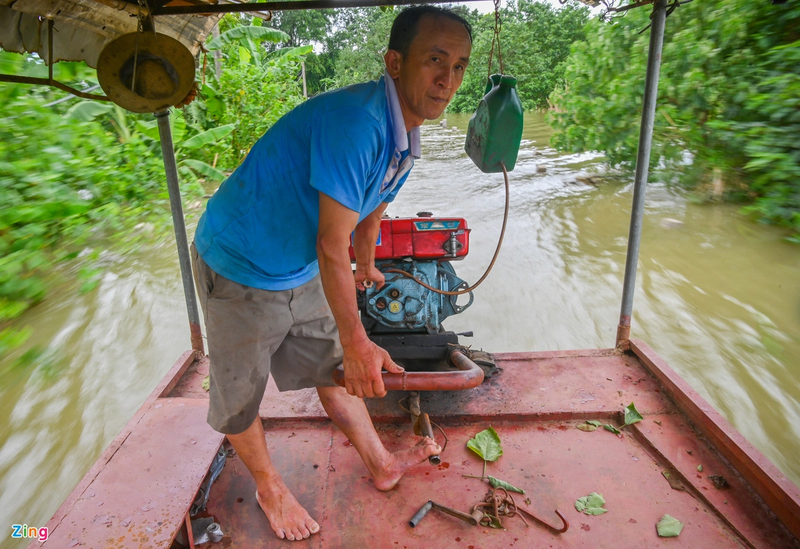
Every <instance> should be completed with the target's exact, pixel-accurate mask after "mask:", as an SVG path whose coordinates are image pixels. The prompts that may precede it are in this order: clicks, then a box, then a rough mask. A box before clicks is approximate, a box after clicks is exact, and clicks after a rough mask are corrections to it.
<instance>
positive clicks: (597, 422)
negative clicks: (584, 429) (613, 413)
mask: <svg viewBox="0 0 800 549" xmlns="http://www.w3.org/2000/svg"><path fill="white" fill-rule="evenodd" d="M586 423H588V424H589V425H594V426H595V427H600V425H601V423H600V422H599V421H597V420H596V419H589V420H587V421H586Z"/></svg>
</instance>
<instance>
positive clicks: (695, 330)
mask: <svg viewBox="0 0 800 549" xmlns="http://www.w3.org/2000/svg"><path fill="white" fill-rule="evenodd" d="M447 118H448V126H449V128H448V129H444V128H442V127H440V126H439V125H437V124H429V125H426V126H425V127H424V128H423V156H424V158H423V160H420V161H419V162H418V163H417V166H416V167H415V169H414V171H413V172H412V175H411V178H410V179H409V181H408V183H407V184H406V188H405V189H404V190H403V191H402V192H401V193H400V195H399V196H398V199H397V201H396V202H395V203H394V204H393V205H392V206H391V207H390V208H389V213H390V214H391V215H414V214H415V213H416V212H418V211H431V212H434V213H435V214H439V215H448V216H462V217H465V218H466V219H467V220H468V222H469V224H470V226H471V228H472V229H473V231H472V234H471V253H470V255H469V256H468V257H467V258H466V259H465V260H464V261H461V262H459V263H457V264H456V265H455V267H456V271H457V273H458V274H459V276H461V277H462V278H464V279H465V280H467V281H468V282H473V281H474V280H476V279H477V278H478V277H479V276H480V275H481V274H482V273H483V270H484V268H485V266H486V265H487V264H488V262H489V259H490V258H491V255H492V253H493V251H494V246H495V244H496V240H497V236H498V234H499V230H500V223H501V221H502V213H503V200H504V197H503V184H502V176H498V175H491V176H487V175H484V174H482V173H480V172H479V171H478V170H477V169H476V168H475V167H474V166H473V165H472V163H471V162H470V160H469V159H468V158H467V157H466V155H465V154H464V152H463V142H464V133H465V129H466V124H467V118H466V117H464V116H453V115H448V117H447ZM453 125H455V126H456V128H457V129H452V126H453ZM549 135H550V130H549V128H548V127H547V126H546V125H545V124H544V121H543V117H542V116H541V115H536V114H529V115H527V117H526V128H525V133H524V142H523V148H522V150H521V152H520V159H519V161H518V163H517V167H516V169H515V170H514V171H513V172H512V174H511V210H510V218H509V223H508V232H507V235H506V240H505V244H504V246H503V250H502V252H501V254H500V258H499V259H498V261H497V264H496V266H495V268H494V271H493V272H492V273H491V275H490V276H489V278H488V279H487V280H486V281H485V282H484V283H483V285H482V286H481V287H480V288H478V289H477V290H476V292H475V303H474V305H473V306H472V307H471V308H470V309H468V310H467V311H465V312H464V313H462V314H461V315H459V316H456V317H453V318H450V319H448V320H447V321H446V322H445V325H446V327H447V328H449V329H453V330H456V331H466V330H471V331H474V333H475V337H474V338H473V340H472V341H471V343H472V344H473V345H474V346H476V347H482V348H484V349H486V350H488V351H495V352H502V351H529V350H565V349H584V348H597V347H611V346H613V344H614V336H615V330H616V325H617V322H618V319H619V305H620V297H621V291H622V277H623V271H624V264H625V249H626V241H627V234H628V223H629V221H628V219H629V215H630V207H631V206H630V205H631V195H632V181H631V178H630V177H605V178H604V179H602V180H601V183H600V184H599V185H592V184H588V183H581V182H576V177H584V176H591V175H596V174H597V173H598V172H600V173H602V166H601V164H600V161H601V157H600V156H599V155H596V154H583V155H563V154H559V153H557V152H556V151H554V150H553V149H551V148H550V147H549V145H548V139H549ZM195 220H196V216H195ZM190 225H193V222H192V220H191V219H190ZM781 237H782V233H781V231H779V230H777V229H775V228H773V227H767V226H761V225H756V224H754V223H752V222H750V221H749V220H747V219H746V218H745V217H743V216H742V215H741V214H740V213H739V212H738V208H737V207H735V206H731V205H708V204H706V205H698V204H696V203H694V202H692V201H691V200H689V198H688V197H687V196H686V194H685V193H683V192H682V191H679V190H676V189H674V188H670V187H668V186H666V185H664V184H661V183H659V182H657V181H656V182H653V183H651V185H650V186H649V188H648V192H647V210H646V214H645V222H644V236H643V241H642V249H641V258H640V263H639V274H638V280H637V287H636V298H635V303H634V315H633V330H632V335H633V337H636V338H640V339H643V340H645V341H646V342H648V344H649V345H650V346H651V347H653V348H654V349H655V350H656V351H657V352H658V353H659V354H660V355H661V356H662V357H663V358H665V359H666V360H667V361H668V362H669V364H670V365H671V366H672V367H673V368H674V369H675V370H676V371H678V373H680V374H681V375H682V376H683V377H684V379H686V380H687V381H688V382H689V383H690V384H691V386H692V387H694V388H695V389H696V390H697V391H699V392H700V393H701V394H702V395H703V396H704V397H705V398H707V399H708V400H709V401H710V402H711V403H712V404H713V405H714V406H715V407H716V408H717V409H718V410H719V411H720V412H721V413H722V414H723V415H724V416H725V417H726V418H728V420H729V421H731V423H733V425H734V426H735V427H736V428H737V429H739V430H740V431H741V432H742V433H743V434H744V435H745V436H746V437H747V439H748V440H750V441H751V442H752V443H753V444H754V445H755V446H756V447H757V448H759V449H760V450H761V451H762V452H763V453H764V454H766V455H767V457H769V458H770V459H771V460H772V461H773V463H775V464H776V465H777V466H778V467H779V468H780V469H781V470H782V471H783V472H784V473H785V474H786V475H787V476H788V477H789V478H790V479H792V480H793V481H794V482H795V483H797V484H800V459H798V457H797V456H800V402H799V401H800V248H798V247H797V246H795V245H791V244H788V243H786V242H784V241H782V239H781ZM105 261H106V262H107V265H108V269H107V271H106V272H105V274H104V275H103V277H102V280H101V282H100V284H99V286H98V287H97V288H96V289H95V290H94V291H92V292H90V293H88V294H78V293H77V292H76V291H71V292H64V293H62V294H61V295H57V296H52V297H51V298H49V299H48V300H47V301H45V302H44V303H42V304H41V305H40V306H38V307H36V308H35V309H34V310H32V311H30V312H29V313H28V314H27V315H26V316H25V317H24V318H23V319H22V322H23V323H24V324H26V325H29V326H31V327H32V328H33V330H34V335H33V337H32V339H31V341H30V343H31V344H36V345H43V346H48V347H49V348H50V349H51V351H52V359H51V360H47V361H44V362H43V363H41V364H39V365H38V366H36V365H35V366H32V367H29V368H25V369H20V370H14V371H8V367H9V363H8V362H6V363H0V372H1V373H2V375H0V425H2V429H0V547H3V548H5V547H21V546H24V543H23V541H24V540H17V541H14V540H11V539H10V531H11V524H14V523H24V524H28V525H29V526H43V525H44V524H45V523H46V521H47V520H48V519H49V518H50V517H51V516H52V514H53V513H54V512H55V510H56V509H57V508H58V506H59V504H60V503H61V501H63V500H64V498H65V497H66V496H67V495H68V494H69V492H70V491H71V490H72V488H73V487H74V486H75V485H76V484H77V483H78V481H79V480H80V479H81V477H82V476H83V475H84V473H85V472H86V471H87V470H88V469H89V467H90V466H91V465H92V463H94V461H95V460H96V459H97V457H98V456H99V455H100V453H101V452H102V451H103V449H104V448H105V447H106V446H107V445H108V443H109V442H110V441H111V440H112V439H113V438H114V437H115V436H116V434H117V433H118V432H119V431H120V429H121V428H122V427H123V426H124V425H125V423H126V422H127V421H128V419H129V418H130V417H131V416H132V415H133V414H134V413H135V412H136V410H137V409H138V407H139V406H140V405H141V404H142V402H143V401H144V399H145V398H146V397H147V395H148V394H149V393H150V392H151V391H152V390H153V388H154V387H155V386H156V384H157V383H158V381H159V380H160V379H161V378H162V377H163V376H164V374H165V373H166V372H167V370H168V369H169V368H170V366H171V365H172V364H173V362H174V361H175V360H176V359H177V357H178V356H179V355H180V354H181V353H182V352H183V351H184V350H186V349H188V348H189V347H190V344H189V330H188V326H187V320H186V313H185V308H184V304H183V293H182V287H181V283H180V278H179V274H178V263H177V257H176V255H175V251H174V241H173V240H172V239H167V241H166V242H165V243H163V244H161V245H158V246H155V247H153V248H150V249H147V250H142V251H140V252H137V253H135V254H129V255H127V256H125V257H122V256H117V255H115V254H114V253H113V252H108V253H106V255H105ZM2 529H6V532H5V533H4V532H2Z"/></svg>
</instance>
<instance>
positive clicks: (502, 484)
mask: <svg viewBox="0 0 800 549" xmlns="http://www.w3.org/2000/svg"><path fill="white" fill-rule="evenodd" d="M488 478H489V484H491V485H492V488H505V489H506V490H508V491H509V492H516V493H518V494H524V493H525V490H523V489H522V488H517V487H516V486H514V485H513V484H509V483H507V482H506V481H504V480H500V479H499V478H494V477H493V476H491V475H489V477H488Z"/></svg>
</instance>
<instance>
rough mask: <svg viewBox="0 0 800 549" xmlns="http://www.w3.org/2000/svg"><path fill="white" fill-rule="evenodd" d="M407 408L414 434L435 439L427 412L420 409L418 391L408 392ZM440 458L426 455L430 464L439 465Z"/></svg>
mask: <svg viewBox="0 0 800 549" xmlns="http://www.w3.org/2000/svg"><path fill="white" fill-rule="evenodd" d="M408 410H409V412H410V413H411V424H412V425H413V426H414V434H416V435H419V436H421V437H428V438H429V439H431V440H436V438H435V437H434V436H433V427H432V426H431V418H430V417H429V416H428V414H426V413H424V412H421V411H420V406H419V392H417V391H411V392H410V393H409V394H408ZM441 462H442V458H441V457H439V455H438V454H437V455H434V456H428V463H430V464H431V465H439V464H440V463H441Z"/></svg>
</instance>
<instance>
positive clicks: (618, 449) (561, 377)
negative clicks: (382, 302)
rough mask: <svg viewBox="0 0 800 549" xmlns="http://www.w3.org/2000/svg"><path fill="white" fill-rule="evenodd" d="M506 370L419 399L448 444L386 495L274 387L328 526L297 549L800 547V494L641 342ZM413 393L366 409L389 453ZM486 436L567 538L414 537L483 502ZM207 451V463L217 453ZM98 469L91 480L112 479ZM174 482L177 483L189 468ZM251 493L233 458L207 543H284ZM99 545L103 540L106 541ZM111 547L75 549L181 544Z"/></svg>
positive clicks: (311, 506)
mask: <svg viewBox="0 0 800 549" xmlns="http://www.w3.org/2000/svg"><path fill="white" fill-rule="evenodd" d="M497 359H498V366H500V367H501V368H502V373H501V374H500V375H498V376H496V377H494V378H492V379H491V380H489V381H487V382H485V383H484V384H483V385H482V386H480V387H478V388H476V389H472V390H469V391H463V392H447V393H445V392H429V393H423V395H422V408H423V411H426V412H428V413H429V414H431V416H432V419H433V420H434V421H436V422H437V423H439V424H440V425H441V426H442V427H443V428H444V429H445V431H446V432H447V435H448V437H449V439H450V440H449V444H448V446H447V449H446V451H445V452H444V453H443V454H442V460H443V462H442V463H441V464H440V465H439V466H431V465H429V464H428V463H427V462H426V463H423V464H420V465H419V466H417V467H416V468H414V469H413V470H412V471H411V472H410V473H408V474H407V475H406V476H405V477H404V478H403V479H402V480H401V481H400V483H399V484H398V486H397V487H396V488H395V489H393V490H391V491H389V492H379V491H378V490H376V489H375V488H374V487H373V486H372V483H371V481H370V479H369V478H368V474H367V471H366V468H365V467H364V465H363V463H362V462H361V460H360V458H359V456H358V454H357V453H356V451H355V449H354V448H353V447H352V446H351V445H350V443H349V442H348V441H347V440H346V438H345V437H344V436H343V435H342V434H341V432H339V431H338V429H337V428H336V427H335V426H333V425H332V424H331V423H330V421H328V420H327V418H326V416H325V413H324V411H323V410H322V407H321V406H320V404H319V402H318V400H317V398H316V396H315V394H314V391H313V390H310V391H300V392H296V393H289V394H279V393H278V392H277V390H276V388H275V386H274V385H273V384H272V383H270V386H269V387H268V389H267V395H266V397H265V399H264V402H263V403H262V406H261V417H262V419H263V421H264V424H265V427H266V430H267V435H266V436H267V442H268V445H269V449H270V453H271V455H272V458H273V460H274V462H275V464H276V466H277V467H278V469H279V470H280V471H281V473H282V474H283V476H284V480H285V481H286V484H287V485H288V486H289V487H290V488H291V489H292V490H293V492H294V493H295V495H296V496H297V497H298V499H299V500H300V502H301V503H302V504H303V505H304V506H305V507H306V508H307V509H308V510H309V512H310V513H311V515H312V516H314V517H315V518H316V519H317V520H318V521H319V522H320V524H321V526H322V530H321V532H320V534H318V535H315V536H312V537H311V538H310V539H309V540H306V541H303V542H295V543H296V544H298V546H307V547H319V548H361V547H364V548H366V547H369V548H383V547H386V548H416V547H432V546H436V547H458V548H464V549H468V548H472V549H478V548H493V547H522V548H528V547H536V548H539V547H615V548H618V547H621V548H625V547H661V546H667V545H669V544H671V545H673V546H680V547H703V548H707V547H714V548H716V547H757V548H762V547H763V548H783V547H793V548H797V547H800V543H798V538H800V490H798V488H797V487H796V486H795V485H794V484H792V483H791V482H790V481H788V480H787V479H786V478H785V477H784V476H783V475H782V474H781V473H780V472H779V471H778V470H777V469H776V468H775V467H774V466H773V465H772V464H771V463H770V462H769V461H768V460H766V458H764V457H763V456H762V455H761V454H760V453H759V452H758V451H757V450H755V449H754V448H753V447H752V446H751V445H750V444H749V443H748V442H747V441H746V440H744V439H743V437H741V435H739V434H738V433H737V432H736V431H735V430H734V429H733V428H732V427H731V426H730V425H729V424H728V423H727V422H726V421H725V420H724V419H723V418H722V417H721V416H720V415H719V414H718V413H717V412H716V411H714V410H713V409H712V408H711V406H710V405H709V404H708V403H707V402H706V401H705V400H703V399H702V397H700V396H699V395H698V394H697V393H696V392H694V391H693V390H692V389H691V388H689V387H688V386H687V385H686V384H685V383H684V382H683V381H682V380H681V379H680V377H678V376H677V374H675V373H674V372H673V371H672V370H671V369H670V368H669V366H667V365H666V364H665V363H664V362H663V361H662V360H661V359H659V358H658V356H657V355H655V353H654V352H653V351H652V350H650V349H649V348H648V347H647V346H646V345H644V344H643V343H641V342H636V341H634V342H633V345H632V351H631V352H628V353H621V352H619V351H616V350H613V349H607V350H591V351H568V352H539V353H513V354H501V355H497ZM179 366H180V367H179ZM207 371H208V362H207V359H206V358H204V359H202V360H199V361H194V362H192V361H185V363H184V364H182V365H176V368H174V369H173V372H172V374H173V377H174V379H171V380H169V381H165V384H164V386H163V387H162V388H161V389H160V392H159V391H157V392H158V393H159V397H158V398H155V399H154V400H153V401H152V402H151V403H150V404H149V407H150V409H151V410H154V408H153V407H154V406H156V405H158V404H165V403H166V402H170V403H172V405H173V406H174V404H175V403H188V402H190V401H192V400H194V401H197V402H198V403H200V402H204V401H205V399H206V398H207V396H206V393H205V392H204V391H203V390H202V389H201V388H200V383H201V381H202V379H203V377H205V375H206V374H207ZM404 395H405V393H401V392H392V393H389V395H388V396H387V397H386V398H385V399H382V400H370V401H369V402H368V405H369V407H370V410H371V413H372V416H373V419H374V421H375V423H376V426H377V428H378V432H379V434H380V435H381V438H382V439H383V441H384V442H385V444H386V445H387V446H388V447H389V448H390V449H400V448H403V447H407V446H410V445H412V444H413V443H414V442H415V440H416V439H415V437H414V436H413V434H412V433H411V428H410V424H409V419H408V415H407V414H406V413H405V412H403V411H402V410H401V409H400V407H399V406H398V401H399V400H400V399H401V398H402V397H403V396H404ZM631 402H634V403H635V404H636V407H637V409H638V410H639V411H640V412H641V413H642V415H643V416H644V418H645V419H644V420H643V421H641V422H639V423H636V424H634V425H632V426H629V427H627V428H625V429H623V432H622V434H621V435H620V436H617V435H614V434H612V433H610V432H608V431H605V430H603V429H602V428H601V429H598V430H597V431H594V432H584V431H581V430H578V429H577V428H576V426H577V425H579V424H581V423H583V422H584V421H585V420H587V419H589V420H599V421H601V422H602V423H611V424H613V425H616V426H619V425H621V423H622V411H623V408H624V407H625V406H626V405H628V404H630V403H631ZM146 406H148V405H147V404H146ZM151 414H152V412H151ZM139 424H141V422H139ZM489 425H491V426H493V427H494V428H495V429H496V430H497V432H498V433H499V435H500V437H501V439H502V441H503V450H504V455H503V456H502V457H501V458H500V459H499V460H498V461H497V462H495V463H491V464H489V466H488V471H487V472H488V474H490V475H492V476H495V477H497V478H501V479H503V480H505V481H507V482H510V483H512V484H514V485H516V486H519V487H521V488H524V489H525V491H526V493H525V495H524V496H522V495H515V499H516V501H517V503H518V504H519V505H522V506H525V507H527V508H528V509H530V510H531V511H533V512H534V513H535V514H537V515H538V516H541V517H542V518H544V519H546V520H548V521H549V522H551V523H552V524H559V520H558V517H557V516H556V515H555V514H554V511H555V509H559V510H560V511H561V512H562V513H563V514H564V516H565V517H566V518H567V519H568V520H569V522H570V528H569V531H568V532H566V533H564V534H561V535H555V534H553V533H551V532H550V531H548V530H547V529H545V528H543V527H541V526H538V525H536V524H535V523H531V525H530V526H529V527H526V526H525V525H524V524H523V523H522V521H521V520H520V519H519V518H516V517H513V518H507V519H505V520H504V523H505V526H506V529H505V530H497V529H491V528H482V527H474V526H470V525H468V524H467V523H465V522H462V521H459V520H457V519H455V518H453V517H450V516H448V515H445V514H442V513H439V512H437V511H431V512H430V513H429V514H428V516H427V517H426V518H425V519H424V520H423V521H422V522H421V523H420V524H419V526H417V527H416V528H413V529H412V528H411V527H410V526H409V524H408V521H409V519H410V518H411V517H412V516H413V515H414V513H415V512H416V511H417V510H418V509H419V508H420V507H421V506H422V505H423V504H424V503H425V502H426V501H428V500H429V499H432V500H434V501H436V502H437V503H440V504H443V505H446V506H449V507H453V508H456V509H459V510H461V511H465V512H468V511H469V510H470V507H471V506H472V505H474V504H475V503H478V502H479V501H480V500H482V499H483V497H484V495H485V494H486V491H487V487H488V485H487V484H485V483H483V482H482V481H480V480H477V479H472V478H465V477H463V476H462V475H463V474H471V475H480V474H481V470H482V460H481V459H480V458H478V457H477V456H476V455H475V454H473V453H472V452H471V451H469V450H468V449H467V448H466V442H467V440H468V439H469V438H471V437H472V436H474V435H475V434H476V433H477V432H478V431H481V430H483V429H485V428H487V427H488V426H489ZM147 429H149V430H151V431H152V432H151V434H150V436H151V437H154V438H157V437H159V436H160V437H165V438H170V437H171V438H173V439H181V438H185V435H184V430H183V429H182V427H181V425H177V424H175V422H174V420H172V419H170V420H169V421H165V422H164V423H163V424H148V425H147ZM130 438H131V437H129V438H128V440H130ZM195 438H196V436H195ZM209 440H211V439H209ZM126 443H128V441H126ZM172 444H173V445H175V444H179V442H175V441H174V440H173V442H172ZM203 444H204V446H203V450H205V451H206V452H207V455H206V456H205V458H206V461H207V462H208V463H210V461H211V459H212V458H213V455H214V452H215V451H216V448H217V444H216V443H215V442H214V441H212V442H203ZM197 445H199V443H198V444H197ZM197 445H193V446H194V447H196V446H197ZM164 459H165V460H166V457H164ZM112 461H113V460H112ZM700 465H702V471H698V466H700ZM100 469H101V472H100V473H99V474H95V475H94V476H95V478H102V466H100ZM156 469H157V467H156ZM664 472H667V473H669V477H670V478H669V480H668V479H667V478H665V476H664ZM91 473H92V472H91V471H90V474H91ZM175 475H177V477H179V478H180V477H181V475H182V472H181V471H180V470H176V471H175ZM87 476H89V475H87ZM710 476H722V477H724V478H725V479H726V481H727V483H728V487H726V488H718V487H717V486H716V485H715V483H714V482H712V480H711V479H710V478H709V477H710ZM139 478H140V483H142V484H143V485H146V484H148V483H150V482H152V480H151V479H150V478H149V475H148V473H147V472H145V471H144V469H142V471H141V476H140V477H139ZM200 480H202V479H197V483H196V484H197V485H199V481H200ZM84 483H85V481H84ZM84 483H82V484H84ZM192 485H193V486H195V488H194V491H192V492H191V493H187V494H182V497H181V501H185V502H191V500H192V499H193V498H194V494H195V491H196V485H195V484H192ZM80 488H81V486H79V488H77V489H76V491H77V490H79V489H80ZM139 490H141V487H140V488H139ZM187 491H189V490H188V486H187ZM84 492H85V489H84ZM254 492H255V485H254V482H253V480H252V478H251V477H250V475H249V474H248V472H247V470H246V469H245V467H244V465H243V464H242V463H241V461H240V460H239V459H238V458H237V457H236V456H233V457H231V458H229V459H228V463H227V465H226V466H225V469H224V470H223V472H222V474H221V476H220V477H219V479H218V480H217V482H216V483H215V484H214V485H213V487H212V490H211V499H210V501H209V505H208V513H209V514H210V515H212V516H213V517H214V518H215V519H216V520H217V522H219V523H220V525H221V527H222V530H223V531H224V532H225V537H224V538H223V540H222V541H221V542H219V543H216V544H213V543H212V544H209V545H203V547H241V548H248V549H249V548H268V547H279V546H280V547H282V546H285V545H287V544H289V542H286V541H279V540H278V539H277V538H275V537H274V534H273V533H272V531H271V529H270V527H269V525H268V523H267V521H266V518H265V517H264V515H263V513H262V512H261V510H260V509H259V507H258V505H257V504H256V502H255V497H254ZM591 492H598V493H600V494H602V495H603V497H604V498H605V500H606V504H605V508H606V509H608V512H607V513H605V514H603V515H599V516H589V515H585V514H582V513H579V512H578V511H576V509H575V507H574V502H575V500H576V499H578V498H579V497H582V496H585V495H588V494H589V493H591ZM526 498H529V499H530V504H527V503H526V502H525V500H526ZM68 502H69V500H68ZM116 503H117V502H115V501H109V500H108V499H107V500H106V502H105V506H104V507H105V508H104V509H103V513H104V514H111V513H112V511H111V510H112V509H113V506H114V505H116ZM65 505H66V503H65ZM73 507H74V505H73ZM60 512H61V511H60ZM182 512H183V513H185V509H183V511H182ZM664 514H669V515H672V516H673V517H676V518H677V519H679V520H680V521H681V522H683V523H684V525H685V526H684V529H683V531H682V532H681V534H680V536H679V537H678V538H671V539H665V538H659V537H658V536H657V533H656V523H657V522H658V521H659V519H660V518H661V517H662V516H663V515H664ZM167 515H168V516H165V521H164V526H163V528H162V532H163V533H164V534H165V535H166V534H169V533H170V532H172V533H173V534H174V533H176V532H177V531H178V529H179V528H180V526H181V522H182V516H181V512H180V511H179V510H178V509H177V508H176V509H175V510H174V512H171V513H167ZM72 516H75V517H77V518H78V519H80V520H88V519H89V517H88V515H85V513H84V514H80V515H76V514H75V512H74V511H73V512H70V511H67V512H66V517H65V516H63V515H62V516H61V517H60V520H59V521H58V525H57V527H56V528H55V530H54V532H53V535H52V537H51V541H56V540H57V539H64V540H66V537H63V536H58V534H59V530H62V528H65V527H70V528H73V530H74V528H76V526H75V525H73V526H70V525H71V524H72V523H74V522H75V519H71V518H70V517H72ZM56 518H59V515H58V514H57V515H56V517H54V519H53V520H56ZM51 522H52V521H51ZM54 526H56V525H55V524H54ZM80 526H81V527H82V528H84V531H85V532H93V531H96V530H97V531H102V530H104V529H107V528H112V529H113V528H114V525H113V523H112V525H110V526H109V525H104V524H91V523H90V524H82V525H80ZM103 533H104V534H105V535H106V537H105V538H103V539H111V537H110V536H109V535H108V533H107V532H103ZM90 537H91V539H100V538H98V537H97V536H90ZM69 539H70V540H73V539H75V538H69ZM86 539H87V540H88V539H89V537H87V538H86ZM113 539H114V540H115V544H114V545H106V544H99V545H98V544H91V543H84V542H83V541H81V544H80V545H74V546H81V547H169V546H170V545H169V544H168V543H166V544H164V543H159V544H155V543H151V542H148V543H144V542H143V541H142V540H141V539H140V538H135V537H132V536H127V537H126V536H125V535H124V532H123V534H122V535H118V536H117V537H115V538H113ZM164 539H165V536H159V540H164ZM32 546H35V544H32ZM47 546H48V547H69V546H70V545H68V544H64V545H62V544H60V543H49V542H48V544H47Z"/></svg>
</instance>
